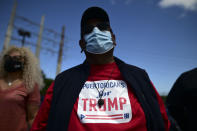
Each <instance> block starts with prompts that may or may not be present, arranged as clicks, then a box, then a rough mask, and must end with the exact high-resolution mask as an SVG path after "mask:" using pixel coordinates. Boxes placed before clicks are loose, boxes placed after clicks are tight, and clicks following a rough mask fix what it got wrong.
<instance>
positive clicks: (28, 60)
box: [0, 46, 43, 91]
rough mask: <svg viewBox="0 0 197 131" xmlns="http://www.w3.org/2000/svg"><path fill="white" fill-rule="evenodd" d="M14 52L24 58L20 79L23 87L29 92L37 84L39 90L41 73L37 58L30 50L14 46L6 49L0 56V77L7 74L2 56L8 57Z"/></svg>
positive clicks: (41, 85) (41, 84) (41, 82)
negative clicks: (23, 84)
mask: <svg viewBox="0 0 197 131" xmlns="http://www.w3.org/2000/svg"><path fill="white" fill-rule="evenodd" d="M15 51H16V52H19V53H20V55H21V56H22V57H23V58H24V68H23V71H22V79H23V81H24V83H25V87H26V88H27V89H28V90H30V91H31V90H32V89H33V88H34V86H35V84H37V85H38V86H39V88H42V87H43V76H42V73H41V69H40V66H39V62H38V60H37V58H36V57H35V56H34V54H33V53H32V52H31V51H30V49H28V48H25V47H21V48H19V47H16V46H10V47H9V48H8V49H6V50H5V51H3V53H2V54H1V56H0V77H5V76H6V75H7V72H6V71H5V70H4V63H5V59H4V56H5V55H9V54H11V53H12V52H15Z"/></svg>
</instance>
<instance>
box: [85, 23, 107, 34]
mask: <svg viewBox="0 0 197 131" xmlns="http://www.w3.org/2000/svg"><path fill="white" fill-rule="evenodd" d="M94 27H98V28H99V30H101V31H106V30H108V29H109V28H110V25H109V23H108V22H102V23H98V24H96V25H85V26H84V27H83V33H84V34H89V33H91V32H92V30H93V29H94Z"/></svg>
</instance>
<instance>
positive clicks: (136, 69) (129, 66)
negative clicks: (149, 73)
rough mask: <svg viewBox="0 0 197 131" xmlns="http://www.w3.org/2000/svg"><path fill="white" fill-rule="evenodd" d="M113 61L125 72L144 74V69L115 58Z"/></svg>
mask: <svg viewBox="0 0 197 131" xmlns="http://www.w3.org/2000/svg"><path fill="white" fill-rule="evenodd" d="M115 61H116V63H117V65H118V66H119V67H120V68H124V69H125V70H128V71H134V72H145V70H144V69H142V68H140V67H137V66H135V65H132V64H128V63H126V62H124V61H122V60H121V59H119V58H117V57H115Z"/></svg>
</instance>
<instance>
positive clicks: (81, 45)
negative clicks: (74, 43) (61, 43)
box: [79, 39, 86, 53]
mask: <svg viewBox="0 0 197 131" xmlns="http://www.w3.org/2000/svg"><path fill="white" fill-rule="evenodd" d="M79 46H80V47H81V53H82V52H83V51H84V50H85V48H86V43H85V40H84V39H80V40H79Z"/></svg>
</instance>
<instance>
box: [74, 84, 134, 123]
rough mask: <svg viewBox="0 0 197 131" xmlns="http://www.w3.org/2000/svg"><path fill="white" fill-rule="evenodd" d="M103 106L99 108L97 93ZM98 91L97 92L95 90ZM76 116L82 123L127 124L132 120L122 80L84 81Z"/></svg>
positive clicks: (125, 86) (126, 92)
mask: <svg viewBox="0 0 197 131" xmlns="http://www.w3.org/2000/svg"><path fill="white" fill-rule="evenodd" d="M104 88H105V90H104V92H103V96H102V99H103V100H104V104H103V105H102V106H101V107H99V106H98V100H99V97H98V96H99V92H98V90H99V91H100V92H102V91H103V89H104ZM97 89H98V90H97ZM77 114H78V117H79V119H80V121H81V122H82V123H127V122H129V121H130V120H131V118H132V110H131V104H130V100H129V96H128V89H127V84H126V83H125V82H124V81H122V80H109V81H108V83H107V80H100V81H94V82H92V81H86V83H85V84H84V87H83V88H82V90H81V92H80V94H79V101H78V109H77Z"/></svg>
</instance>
